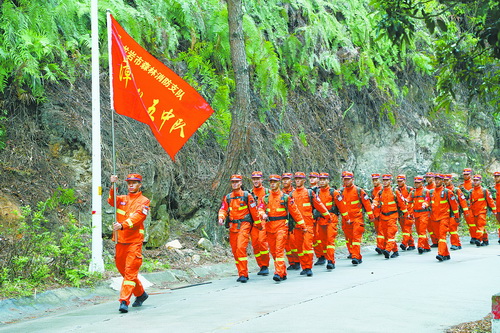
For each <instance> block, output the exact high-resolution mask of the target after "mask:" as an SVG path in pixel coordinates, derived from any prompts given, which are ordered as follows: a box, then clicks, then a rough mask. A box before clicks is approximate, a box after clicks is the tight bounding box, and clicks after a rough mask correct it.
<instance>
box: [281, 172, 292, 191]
mask: <svg viewBox="0 0 500 333" xmlns="http://www.w3.org/2000/svg"><path fill="white" fill-rule="evenodd" d="M292 178H293V174H292V173H291V172H285V173H283V174H282V175H281V184H282V185H283V187H282V191H283V193H286V194H290V192H292V191H293V190H294V188H293V185H292Z"/></svg>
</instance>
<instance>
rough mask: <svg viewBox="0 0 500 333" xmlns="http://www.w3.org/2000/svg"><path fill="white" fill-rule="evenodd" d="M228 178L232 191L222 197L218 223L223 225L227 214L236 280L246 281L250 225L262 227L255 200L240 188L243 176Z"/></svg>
mask: <svg viewBox="0 0 500 333" xmlns="http://www.w3.org/2000/svg"><path fill="white" fill-rule="evenodd" d="M230 180H231V188H232V192H231V193H229V194H227V195H225V196H224V198H222V206H221V208H220V209H219V224H220V225H224V220H225V219H226V217H227V216H229V243H230V244H231V250H232V252H233V256H234V261H235V264H236V268H237V269H238V276H239V277H238V279H237V280H236V281H237V282H241V283H246V282H247V281H248V258H247V246H248V241H249V238H250V230H251V229H252V227H253V228H258V229H262V225H261V222H260V219H259V213H258V211H257V202H256V201H255V199H254V197H253V196H252V194H250V193H248V192H247V191H243V190H242V189H241V185H242V183H243V177H242V176H241V175H232V176H231V179H230ZM252 224H253V226H252Z"/></svg>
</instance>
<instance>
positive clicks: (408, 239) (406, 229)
mask: <svg viewBox="0 0 500 333" xmlns="http://www.w3.org/2000/svg"><path fill="white" fill-rule="evenodd" d="M397 189H398V191H400V192H401V195H402V196H403V198H404V200H405V201H406V202H408V199H409V196H410V192H411V191H412V190H413V187H410V186H407V185H406V184H404V185H403V186H401V187H398V188H397ZM413 223H414V220H413V219H411V218H409V217H408V215H406V216H405V215H404V214H401V212H400V214H399V225H400V226H401V233H402V234H403V240H402V241H401V244H403V247H410V246H412V247H413V248H414V247H415V240H414V239H413V236H412V229H413Z"/></svg>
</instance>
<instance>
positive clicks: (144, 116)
mask: <svg viewBox="0 0 500 333" xmlns="http://www.w3.org/2000/svg"><path fill="white" fill-rule="evenodd" d="M110 18H111V27H110V28H111V57H112V62H111V64H112V65H111V67H112V68H111V70H112V71H111V73H112V79H113V103H114V109H115V111H116V112H118V113H119V114H121V115H124V116H127V117H130V118H133V119H135V120H138V121H140V122H143V123H145V124H148V125H149V127H150V128H151V131H153V134H154V136H155V137H156V139H157V140H158V142H159V143H160V144H161V146H162V147H163V148H164V149H165V150H166V152H167V153H168V155H170V157H171V158H172V160H173V159H174V156H175V154H176V153H177V152H178V151H179V150H180V149H181V148H182V146H183V145H184V144H185V143H186V141H187V140H188V139H189V138H190V137H191V135H193V133H194V132H195V131H196V130H197V129H198V127H200V126H201V124H203V123H204V122H205V120H207V119H208V117H210V115H212V113H213V112H214V111H213V110H212V108H211V107H210V105H208V103H207V102H206V101H205V99H204V98H203V97H202V96H201V95H200V94H199V93H198V92H197V91H196V90H194V89H193V87H191V86H190V85H189V84H188V83H187V82H186V81H184V80H183V79H181V78H180V77H179V76H178V75H177V74H175V73H174V72H173V71H172V70H171V69H170V68H168V67H167V66H165V65H164V64H163V63H161V62H160V61H159V60H157V59H156V58H155V57H153V56H152V55H151V54H149V53H148V52H147V51H146V50H144V49H143V48H142V47H141V46H140V45H139V44H137V42H136V41H135V40H133V39H132V37H130V36H129V35H128V34H127V33H126V32H125V30H124V29H123V28H122V27H121V26H120V25H119V24H118V22H116V20H115V19H114V18H113V16H111V15H110Z"/></svg>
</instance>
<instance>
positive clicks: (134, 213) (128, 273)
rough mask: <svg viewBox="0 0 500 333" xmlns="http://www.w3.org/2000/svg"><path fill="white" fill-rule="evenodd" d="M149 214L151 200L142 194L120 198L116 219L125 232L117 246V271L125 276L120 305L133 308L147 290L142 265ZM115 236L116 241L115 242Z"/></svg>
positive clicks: (112, 196) (119, 232) (117, 200)
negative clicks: (135, 299)
mask: <svg viewBox="0 0 500 333" xmlns="http://www.w3.org/2000/svg"><path fill="white" fill-rule="evenodd" d="M114 196H115V194H114V191H113V188H111V189H110V190H109V197H108V203H109V204H110V205H111V206H114V201H115V200H114ZM148 213H149V199H148V198H146V197H145V196H143V195H142V192H137V193H129V194H127V195H118V196H116V217H117V222H118V223H121V225H122V229H121V230H118V232H117V235H118V240H117V243H116V246H115V248H116V254H115V263H116V268H117V269H118V271H119V272H120V274H121V276H123V282H122V286H121V289H120V300H119V301H120V303H121V302H122V301H125V302H127V305H129V304H130V297H132V294H134V295H135V296H141V295H142V294H144V287H143V286H142V283H141V281H140V280H139V277H138V275H139V269H140V268H141V265H142V243H143V241H144V220H146V217H147V215H148ZM114 235H115V233H113V240H115V236H114Z"/></svg>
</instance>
